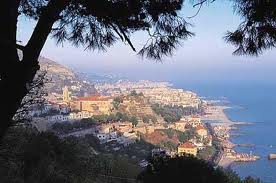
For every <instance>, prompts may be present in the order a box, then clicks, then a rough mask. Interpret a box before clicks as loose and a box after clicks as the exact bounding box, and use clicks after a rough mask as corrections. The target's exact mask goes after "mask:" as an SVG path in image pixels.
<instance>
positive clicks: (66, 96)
mask: <svg viewBox="0 0 276 183" xmlns="http://www.w3.org/2000/svg"><path fill="white" fill-rule="evenodd" d="M62 97H63V102H70V100H71V97H70V92H69V89H68V87H67V86H65V87H64V88H63V89H62Z"/></svg>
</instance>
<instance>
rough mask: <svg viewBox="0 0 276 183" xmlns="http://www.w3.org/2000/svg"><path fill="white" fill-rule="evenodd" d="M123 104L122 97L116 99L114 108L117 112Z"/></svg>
mask: <svg viewBox="0 0 276 183" xmlns="http://www.w3.org/2000/svg"><path fill="white" fill-rule="evenodd" d="M122 102H123V99H122V97H115V98H114V100H113V106H114V108H115V109H116V110H118V109H119V106H120V104H121V103H122Z"/></svg>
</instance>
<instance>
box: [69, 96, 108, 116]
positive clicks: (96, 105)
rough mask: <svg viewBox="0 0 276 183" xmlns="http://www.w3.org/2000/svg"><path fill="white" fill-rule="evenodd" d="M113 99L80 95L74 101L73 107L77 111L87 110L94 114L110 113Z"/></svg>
mask: <svg viewBox="0 0 276 183" xmlns="http://www.w3.org/2000/svg"><path fill="white" fill-rule="evenodd" d="M112 102H113V100H112V99H111V98H109V97H105V96H100V95H94V96H89V97H80V98H79V99H78V100H76V101H75V105H74V108H75V109H76V110H79V111H87V112H90V113H92V114H94V115H100V114H110V112H111V109H112V107H113V105H112Z"/></svg>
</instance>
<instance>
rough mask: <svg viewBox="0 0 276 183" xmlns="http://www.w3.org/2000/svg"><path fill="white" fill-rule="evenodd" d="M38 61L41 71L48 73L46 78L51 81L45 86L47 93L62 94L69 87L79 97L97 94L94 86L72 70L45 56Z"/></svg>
mask: <svg viewBox="0 0 276 183" xmlns="http://www.w3.org/2000/svg"><path fill="white" fill-rule="evenodd" d="M38 60H39V65H40V70H42V71H46V72H47V74H46V77H47V79H49V80H50V81H49V82H47V83H46V84H45V88H46V90H47V92H49V93H51V92H55V93H61V92H62V88H63V87H65V86H68V87H69V89H71V91H72V93H73V94H75V95H78V96H83V95H85V94H88V95H89V94H95V93H97V90H96V89H95V87H94V85H93V84H91V83H89V82H86V81H84V80H83V79H82V77H81V76H79V75H78V74H76V73H75V72H74V71H73V70H72V69H70V68H68V67H66V66H64V65H61V64H59V63H57V62H55V61H53V60H51V59H48V58H46V57H43V56H40V57H39V59H38Z"/></svg>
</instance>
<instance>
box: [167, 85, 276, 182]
mask: <svg viewBox="0 0 276 183" xmlns="http://www.w3.org/2000/svg"><path fill="white" fill-rule="evenodd" d="M172 82H173V84H174V87H176V88H183V89H187V90H191V91H194V92H196V93H197V94H198V95H199V96H201V97H203V98H205V99H214V100H220V101H222V102H224V103H225V104H226V105H228V106H230V107H231V108H230V109H227V110H226V114H227V116H228V117H229V118H230V119H231V120H233V121H241V122H252V123H253V124H252V125H240V126H238V129H237V130H235V131H233V136H232V137H231V140H232V142H234V143H236V144H254V146H253V147H237V148H236V150H237V151H238V152H245V153H252V154H256V155H258V156H260V157H261V158H260V159H259V160H257V161H255V162H247V163H234V164H233V165H232V166H231V168H232V169H233V170H234V171H235V172H236V173H237V174H239V175H240V176H241V177H246V176H252V177H255V178H260V179H261V180H262V181H263V182H264V183H276V160H268V155H269V154H270V153H276V82H273V81H272V82H260V81H258V82H255V81H249V82H248V81H247V82H245V81H244V82H239V81H237V82H227V81H217V82H182V81H172Z"/></svg>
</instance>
